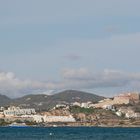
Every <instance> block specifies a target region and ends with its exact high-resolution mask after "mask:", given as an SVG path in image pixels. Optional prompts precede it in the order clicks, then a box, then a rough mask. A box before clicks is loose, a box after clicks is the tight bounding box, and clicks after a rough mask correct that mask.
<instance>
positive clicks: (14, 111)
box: [0, 106, 76, 123]
mask: <svg viewBox="0 0 140 140" xmlns="http://www.w3.org/2000/svg"><path fill="white" fill-rule="evenodd" d="M0 118H6V119H9V120H16V119H17V120H32V121H35V122H37V123H41V122H46V123H51V122H76V120H75V118H74V117H73V116H71V115H69V116H47V115H45V114H44V115H41V114H37V113H36V111H35V109H33V108H28V109H21V108H20V107H15V106H11V107H9V108H8V109H4V108H3V110H1V112H0Z"/></svg>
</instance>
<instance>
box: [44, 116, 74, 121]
mask: <svg viewBox="0 0 140 140" xmlns="http://www.w3.org/2000/svg"><path fill="white" fill-rule="evenodd" d="M44 121H45V122H76V120H75V118H74V117H73V116H71V115H70V116H45V117H44Z"/></svg>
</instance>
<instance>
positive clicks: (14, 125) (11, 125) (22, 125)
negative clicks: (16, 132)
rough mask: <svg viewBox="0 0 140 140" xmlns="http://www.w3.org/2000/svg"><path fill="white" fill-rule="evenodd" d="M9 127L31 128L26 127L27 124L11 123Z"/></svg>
mask: <svg viewBox="0 0 140 140" xmlns="http://www.w3.org/2000/svg"><path fill="white" fill-rule="evenodd" d="M8 126H9V127H29V126H28V125H26V124H25V123H16V122H14V123H11V124H10V125H8Z"/></svg>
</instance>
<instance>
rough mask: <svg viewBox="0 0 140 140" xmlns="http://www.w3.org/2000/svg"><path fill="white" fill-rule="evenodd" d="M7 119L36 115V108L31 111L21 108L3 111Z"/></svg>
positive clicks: (10, 108)
mask: <svg viewBox="0 0 140 140" xmlns="http://www.w3.org/2000/svg"><path fill="white" fill-rule="evenodd" d="M3 114H4V116H5V117H12V116H13V117H14V116H22V115H32V114H36V112H35V109H34V108H29V109H21V108H19V107H15V106H11V107H9V108H8V109H7V110H4V111H3Z"/></svg>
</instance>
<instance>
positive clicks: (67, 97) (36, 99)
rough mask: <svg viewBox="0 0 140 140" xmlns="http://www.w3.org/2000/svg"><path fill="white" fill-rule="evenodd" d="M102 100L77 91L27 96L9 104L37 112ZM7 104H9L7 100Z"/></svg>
mask: <svg viewBox="0 0 140 140" xmlns="http://www.w3.org/2000/svg"><path fill="white" fill-rule="evenodd" d="M7 98H8V97H7ZM8 99H9V98H8ZM102 99H104V97H102V96H98V95H95V94H91V93H87V92H82V91H76V90H65V91H62V92H59V93H57V94H54V95H45V94H38V95H27V96H23V97H21V98H17V99H9V101H8V102H9V104H10V105H17V106H21V107H33V108H35V109H36V110H47V109H49V108H52V107H54V106H55V105H56V104H62V103H65V104H69V103H72V102H76V101H77V102H87V101H91V102H98V101H100V100H102ZM0 102H1V99H0ZM5 103H6V104H8V103H7V101H6V100H5ZM6 104H5V105H6Z"/></svg>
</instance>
